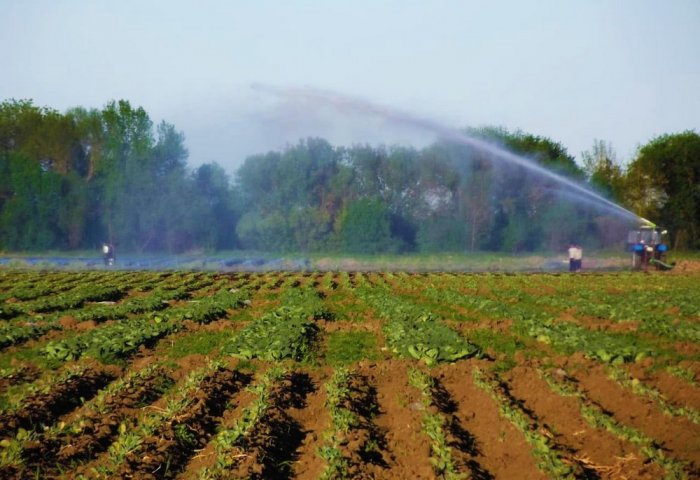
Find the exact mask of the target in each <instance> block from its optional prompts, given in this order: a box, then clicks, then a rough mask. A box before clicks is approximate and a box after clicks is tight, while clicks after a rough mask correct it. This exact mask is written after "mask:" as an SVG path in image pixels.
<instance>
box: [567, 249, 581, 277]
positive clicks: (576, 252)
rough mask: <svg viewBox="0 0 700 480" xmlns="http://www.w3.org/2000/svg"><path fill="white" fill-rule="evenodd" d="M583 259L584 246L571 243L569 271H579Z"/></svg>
mask: <svg viewBox="0 0 700 480" xmlns="http://www.w3.org/2000/svg"><path fill="white" fill-rule="evenodd" d="M582 259H583V248H581V246H580V245H576V244H575V243H572V244H571V245H569V271H570V272H579V271H581V264H582V261H583V260H582Z"/></svg>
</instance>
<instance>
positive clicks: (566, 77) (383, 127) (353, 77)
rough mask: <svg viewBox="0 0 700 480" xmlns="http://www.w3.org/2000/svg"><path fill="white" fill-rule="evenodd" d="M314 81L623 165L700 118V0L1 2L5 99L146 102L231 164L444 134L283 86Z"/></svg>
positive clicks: (194, 154) (201, 157) (59, 103)
mask: <svg viewBox="0 0 700 480" xmlns="http://www.w3.org/2000/svg"><path fill="white" fill-rule="evenodd" d="M258 84H263V85H269V86H271V87H273V88H275V89H282V90H285V91H287V89H288V91H293V89H298V88H313V89H321V90H324V91H332V92H337V93H339V94H341V95H348V96H351V97H355V98H360V99H362V100H363V101H366V102H371V103H375V104H379V105H382V106H388V107H391V108H394V109H398V110H400V111H404V112H409V113H410V114H411V115H415V116H420V117H425V118H428V119H430V120H431V121H434V122H439V123H440V124H443V125H446V126H449V127H454V128H463V127H467V126H473V127H478V126H484V125H495V126H502V127H505V128H507V129H509V130H512V131H514V130H522V131H524V132H527V133H532V134H535V135H540V136H544V137H548V138H550V139H552V140H554V141H556V142H560V143H561V144H562V145H564V147H566V148H567V150H568V152H569V153H570V154H571V155H573V156H575V157H577V160H579V161H580V158H581V152H583V151H587V150H590V149H591V148H592V146H593V142H594V140H595V139H601V140H605V141H607V142H609V143H610V144H611V145H612V147H613V149H614V150H615V151H616V153H617V158H618V160H620V161H622V162H626V161H629V160H630V159H632V158H633V156H634V154H635V151H636V150H637V148H638V147H639V146H640V145H643V144H645V143H647V142H648V141H649V140H651V139H652V138H654V137H656V136H658V135H661V134H665V133H677V132H681V131H685V130H696V131H700V1H697V0H667V1H657V0H654V1H647V0H634V1H632V0H629V1H624V0H617V1H612V0H611V1H602V0H568V1H561V0H538V1H524V0H520V1H517V0H513V1H498V0H496V1H490V2H486V1H483V0H481V1H466V0H462V1H448V0H444V1H443V0H434V1H413V0H403V1H366V0H354V1H331V0H326V1H321V0H319V1H291V0H286V1H285V0H280V1H272V0H260V1H233V0H231V1H178V0H168V1H156V0H152V1H147V0H140V1H137V0H120V1H106V0H104V1H100V0H93V1H90V0H82V1H79V0H42V1H39V0H0V101H2V100H6V99H10V98H15V99H33V101H34V103H35V104H37V105H40V106H48V107H52V108H55V109H58V110H60V111H65V110H66V109H68V108H71V107H75V106H84V107H93V108H102V107H103V106H104V105H105V104H106V103H108V102H109V101H111V100H115V99H126V100H129V101H130V102H131V103H132V105H138V106H142V107H143V108H144V109H145V110H146V111H147V112H148V113H149V115H150V116H151V118H152V120H153V121H154V123H158V122H160V121H161V120H165V121H167V122H169V123H172V124H174V125H175V127H176V128H177V129H178V130H180V131H182V132H183V133H184V135H185V138H186V145H187V147H188V149H189V152H190V158H189V162H190V164H192V165H193V166H197V165H199V164H202V163H207V162H218V163H219V164H221V165H223V166H224V167H225V168H226V169H227V170H229V171H230V172H233V171H234V170H235V168H236V167H237V166H238V165H240V164H241V163H242V162H243V160H244V159H245V158H246V157H247V156H249V155H251V154H256V153H263V152H266V151H268V150H274V149H280V148H284V147H285V145H289V144H294V143H296V142H297V141H298V139H299V138H301V137H306V136H322V137H325V138H327V139H329V140H330V141H331V143H333V144H336V145H340V144H352V143H366V142H367V143H372V144H389V145H391V144H412V145H415V146H418V147H420V146H422V145H424V144H425V143H426V142H429V141H431V140H432V138H431V137H430V135H429V134H427V133H426V132H416V131H415V130H410V129H409V130H407V129H405V128H402V127H401V126H399V125H393V124H391V122H384V121H381V119H377V118H368V117H367V116H366V115H363V114H359V113H357V112H342V111H333V112H329V110H328V109H327V108H324V106H322V105H321V106H314V105H309V104H305V106H304V107H303V111H299V105H298V104H294V102H290V101H289V98H283V97H280V96H279V95H271V94H270V93H269V90H270V89H260V88H253V87H252V86H253V85H258Z"/></svg>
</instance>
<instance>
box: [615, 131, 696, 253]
mask: <svg viewBox="0 0 700 480" xmlns="http://www.w3.org/2000/svg"><path fill="white" fill-rule="evenodd" d="M627 176H628V178H627V183H628V194H629V201H630V203H631V204H632V205H633V206H634V207H638V208H639V210H638V211H640V212H641V213H642V215H648V217H647V218H650V219H651V220H653V221H656V222H657V223H659V224H662V225H664V226H666V227H667V228H668V229H669V231H670V234H671V241H672V244H673V246H674V248H678V249H683V248H700V135H698V134H697V133H696V132H695V131H685V132H682V133H677V134H668V135H661V136H659V137H656V138H654V139H652V140H651V141H650V142H649V143H647V144H646V145H644V146H643V147H642V148H641V149H640V150H639V154H638V155H637V158H636V159H635V160H634V161H633V162H632V164H631V165H630V168H629V171H628V175H627Z"/></svg>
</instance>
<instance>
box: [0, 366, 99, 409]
mask: <svg viewBox="0 0 700 480" xmlns="http://www.w3.org/2000/svg"><path fill="white" fill-rule="evenodd" d="M87 368H88V367H87V366H86V365H81V364H77V365H69V366H67V367H65V368H63V369H61V370H60V371H58V372H55V371H46V372H44V374H43V375H42V376H41V377H39V378H38V379H36V380H35V381H33V382H30V383H25V384H20V385H15V386H12V387H10V388H8V389H7V390H6V391H5V392H3V393H2V395H0V414H2V415H7V414H11V413H12V412H16V411H18V410H20V409H22V407H23V406H24V400H25V399H26V398H29V397H30V396H35V395H42V394H47V393H49V392H50V391H52V390H54V389H55V387H56V385H60V384H62V383H65V382H67V381H68V380H70V379H71V378H74V377H79V376H81V375H82V374H83V373H84V372H85V371H86V370H87Z"/></svg>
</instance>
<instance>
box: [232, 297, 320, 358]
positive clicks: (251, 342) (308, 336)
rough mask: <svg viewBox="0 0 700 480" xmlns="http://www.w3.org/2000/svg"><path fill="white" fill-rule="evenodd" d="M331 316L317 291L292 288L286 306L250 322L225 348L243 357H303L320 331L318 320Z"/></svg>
mask: <svg viewBox="0 0 700 480" xmlns="http://www.w3.org/2000/svg"><path fill="white" fill-rule="evenodd" d="M329 316H330V312H328V310H327V309H326V307H325V306H324V305H323V302H322V301H321V299H320V298H319V297H318V294H317V292H316V291H315V290H313V289H309V290H302V289H297V290H288V291H286V292H285V293H284V294H283V304H282V306H280V307H279V308H276V309H275V310H273V311H271V312H268V313H266V314H265V315H263V316H262V317H260V318H258V319H256V320H254V321H252V322H250V323H249V324H248V325H246V326H245V327H244V328H243V329H242V330H241V331H240V332H239V333H238V334H237V335H236V337H234V338H233V339H232V340H231V341H230V342H229V343H228V344H227V345H226V346H225V347H224V349H223V351H224V352H225V353H227V354H230V355H233V356H235V357H238V358H242V359H251V358H260V359H263V360H271V361H278V360H282V359H285V358H290V359H293V360H302V359H304V358H308V357H309V355H310V354H311V351H312V349H313V344H314V342H315V340H316V338H317V336H318V333H319V331H320V329H319V327H318V325H316V324H315V323H314V320H319V319H320V318H328V317H329Z"/></svg>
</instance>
